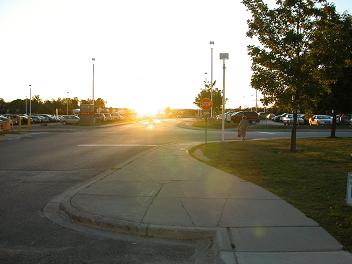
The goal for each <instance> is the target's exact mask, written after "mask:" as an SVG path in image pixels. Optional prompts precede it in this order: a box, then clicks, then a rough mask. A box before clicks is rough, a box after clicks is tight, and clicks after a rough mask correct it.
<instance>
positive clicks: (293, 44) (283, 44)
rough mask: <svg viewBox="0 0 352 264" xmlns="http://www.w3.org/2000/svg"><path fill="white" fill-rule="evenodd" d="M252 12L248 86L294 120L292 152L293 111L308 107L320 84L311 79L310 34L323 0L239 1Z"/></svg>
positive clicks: (294, 112) (291, 148)
mask: <svg viewBox="0 0 352 264" xmlns="http://www.w3.org/2000/svg"><path fill="white" fill-rule="evenodd" d="M242 2H243V4H244V5H245V6H246V7H247V8H248V10H249V11H250V12H251V14H252V18H251V19H249V20H248V21H247V23H248V27H249V30H248V32H247V36H248V37H250V38H255V39H257V40H258V41H259V43H260V45H250V46H248V51H249V55H250V56H251V57H252V70H253V75H252V81H251V84H252V86H253V87H254V88H255V89H257V90H259V91H261V93H262V94H263V95H264V103H265V104H276V105H278V106H284V107H285V108H286V109H287V110H288V111H291V112H292V113H293V116H294V122H293V125H292V131H291V145H290V150H291V151H292V152H295V151H296V127H297V113H298V111H299V110H300V109H305V108H309V107H310V106H311V103H312V101H313V98H315V95H316V94H317V93H319V91H320V90H321V85H320V84H318V83H317V82H316V81H315V79H314V78H313V74H312V69H313V68H314V65H312V62H311V60H310V49H311V43H312V35H313V32H314V29H315V25H316V21H317V20H318V18H319V17H320V9H321V8H323V7H324V6H326V5H327V2H326V1H325V0H276V4H275V7H274V8H273V9H270V8H269V7H268V5H267V4H265V3H264V2H263V0H243V1H242Z"/></svg>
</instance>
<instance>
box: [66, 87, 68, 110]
mask: <svg viewBox="0 0 352 264" xmlns="http://www.w3.org/2000/svg"><path fill="white" fill-rule="evenodd" d="M66 115H68V91H67V96H66Z"/></svg>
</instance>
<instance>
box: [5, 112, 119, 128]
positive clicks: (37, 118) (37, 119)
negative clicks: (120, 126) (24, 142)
mask: <svg viewBox="0 0 352 264" xmlns="http://www.w3.org/2000/svg"><path fill="white" fill-rule="evenodd" d="M19 118H21V123H22V124H26V123H27V122H28V118H29V115H27V114H2V115H0V124H1V123H4V122H11V123H12V124H14V125H17V124H18V121H19ZM30 118H31V123H32V124H47V123H54V122H61V123H64V124H76V123H78V122H79V120H80V118H79V116H78V115H57V116H56V115H50V114H32V115H31V117H30ZM95 119H96V120H97V121H98V122H99V121H101V122H103V121H113V120H120V119H123V117H122V116H121V115H118V114H114V115H112V114H110V113H96V114H95Z"/></svg>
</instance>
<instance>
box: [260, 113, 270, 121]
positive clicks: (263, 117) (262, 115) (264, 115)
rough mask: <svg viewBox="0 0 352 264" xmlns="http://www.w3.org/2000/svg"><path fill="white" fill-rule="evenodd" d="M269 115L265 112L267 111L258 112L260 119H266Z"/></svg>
mask: <svg viewBox="0 0 352 264" xmlns="http://www.w3.org/2000/svg"><path fill="white" fill-rule="evenodd" d="M267 115H268V113H265V112H259V113H258V116H259V119H260V120H264V119H266V116H267Z"/></svg>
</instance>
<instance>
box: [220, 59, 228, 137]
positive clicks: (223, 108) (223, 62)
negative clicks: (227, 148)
mask: <svg viewBox="0 0 352 264" xmlns="http://www.w3.org/2000/svg"><path fill="white" fill-rule="evenodd" d="M228 59H229V54H228V53H220V60H222V115H221V141H222V142H224V141H225V104H226V99H225V69H226V66H225V60H228Z"/></svg>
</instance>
